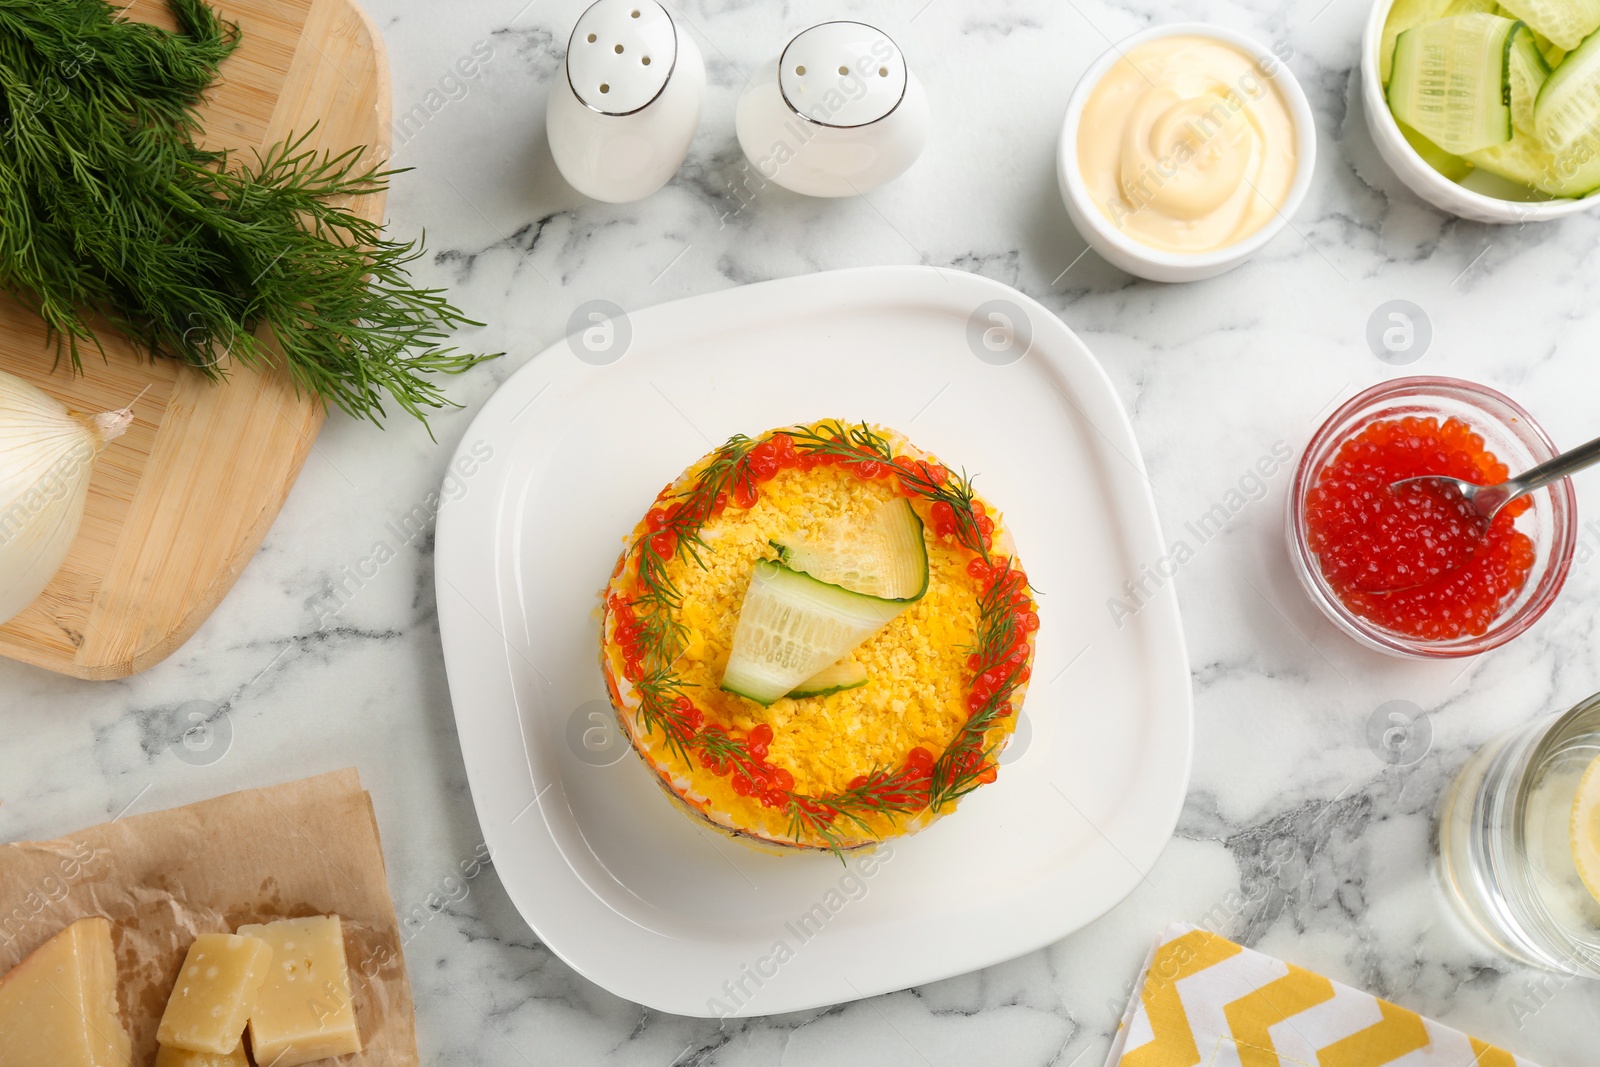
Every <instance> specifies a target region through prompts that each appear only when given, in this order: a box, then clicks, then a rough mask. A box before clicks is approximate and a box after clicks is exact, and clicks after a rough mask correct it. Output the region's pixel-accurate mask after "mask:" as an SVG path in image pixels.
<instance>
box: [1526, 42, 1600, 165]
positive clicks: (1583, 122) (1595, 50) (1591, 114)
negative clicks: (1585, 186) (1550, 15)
mask: <svg viewBox="0 0 1600 1067" xmlns="http://www.w3.org/2000/svg"><path fill="white" fill-rule="evenodd" d="M1534 125H1535V129H1536V132H1537V133H1538V134H1539V139H1540V140H1542V141H1543V142H1544V143H1545V144H1546V145H1547V146H1548V147H1549V148H1550V150H1551V151H1553V152H1555V153H1556V154H1557V155H1561V154H1563V150H1565V149H1569V148H1574V147H1576V146H1579V145H1584V144H1594V143H1596V142H1600V33H1596V34H1594V35H1592V36H1590V37H1589V38H1588V39H1587V40H1585V41H1584V42H1583V43H1582V44H1581V45H1579V46H1578V47H1577V49H1576V50H1575V51H1573V52H1572V54H1571V55H1569V56H1567V58H1566V59H1564V60H1562V61H1561V65H1560V66H1559V67H1557V68H1556V69H1555V70H1554V71H1552V72H1551V74H1550V76H1549V77H1548V78H1546V79H1545V82H1544V87H1543V88H1542V89H1540V90H1539V101H1538V104H1537V105H1536V107H1535V109H1534Z"/></svg>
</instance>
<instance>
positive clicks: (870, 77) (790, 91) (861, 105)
mask: <svg viewBox="0 0 1600 1067" xmlns="http://www.w3.org/2000/svg"><path fill="white" fill-rule="evenodd" d="M735 127H736V129H737V131H738V134H739V146H740V147H741V148H743V149H744V154H745V155H746V156H748V157H749V158H750V162H751V163H752V164H754V165H755V168H756V170H757V171H759V172H760V174H761V176H762V177H763V178H766V179H768V180H770V181H775V182H777V183H778V184H779V185H782V186H784V187H786V188H788V189H792V190H794V191H795V192H797V193H805V194H807V195H809V196H853V195H856V194H858V193H865V192H867V191H868V190H870V189H875V188H877V187H878V186H880V185H882V184H883V183H884V182H887V181H889V180H890V179H892V178H897V177H899V176H900V175H901V174H903V173H904V172H905V170H906V168H908V167H910V166H911V164H912V163H914V162H916V159H917V157H918V156H919V155H921V154H922V148H923V145H924V144H926V143H927V140H928V98H927V95H926V94H925V93H924V91H923V88H922V83H921V82H919V81H918V80H917V78H916V75H914V74H912V73H911V71H910V70H909V69H908V68H907V67H906V61H905V56H904V55H902V54H901V52H900V49H899V47H898V46H897V45H896V44H895V43H894V41H892V40H890V39H889V35H888V34H886V33H884V32H883V31H882V30H879V29H876V28H874V27H872V26H868V25H866V24H865V23H861V22H824V23H822V24H821V25H818V26H813V27H811V28H810V29H809V30H804V31H802V32H801V33H799V34H797V35H796V36H795V38H794V39H793V40H791V41H790V42H789V44H788V45H787V46H786V47H785V48H784V50H783V53H782V55H780V56H779V57H778V62H777V63H776V64H774V65H772V66H769V67H768V68H767V69H766V70H765V71H764V72H763V73H762V74H761V75H760V77H759V78H758V79H757V80H756V82H755V83H754V84H753V85H752V86H751V87H750V88H748V89H746V90H745V92H744V95H743V96H741V97H740V98H739V110H738V114H737V117H736V119H735Z"/></svg>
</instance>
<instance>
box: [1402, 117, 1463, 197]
mask: <svg viewBox="0 0 1600 1067" xmlns="http://www.w3.org/2000/svg"><path fill="white" fill-rule="evenodd" d="M1394 124H1395V125H1396V126H1398V127H1400V136H1402V137H1404V138H1405V139H1406V143H1407V144H1409V145H1410V146H1411V147H1412V148H1414V149H1416V152H1417V155H1419V156H1421V157H1422V161H1423V162H1424V163H1426V164H1427V165H1428V166H1430V167H1432V168H1433V169H1434V170H1436V171H1438V172H1439V173H1440V174H1443V175H1444V176H1445V177H1446V178H1449V179H1450V180H1451V181H1453V182H1458V181H1460V180H1461V179H1462V178H1465V177H1466V176H1467V175H1468V174H1471V173H1472V164H1471V163H1469V162H1468V161H1467V160H1465V159H1462V158H1461V157H1460V156H1453V155H1451V154H1450V153H1449V152H1446V151H1445V150H1444V149H1442V148H1440V147H1439V146H1438V145H1436V144H1434V143H1433V142H1432V141H1430V140H1428V139H1427V138H1426V137H1424V136H1422V134H1420V133H1418V132H1417V131H1416V130H1413V129H1412V128H1411V127H1410V126H1407V125H1406V124H1405V123H1403V122H1401V121H1400V120H1399V119H1396V120H1395V123H1394Z"/></svg>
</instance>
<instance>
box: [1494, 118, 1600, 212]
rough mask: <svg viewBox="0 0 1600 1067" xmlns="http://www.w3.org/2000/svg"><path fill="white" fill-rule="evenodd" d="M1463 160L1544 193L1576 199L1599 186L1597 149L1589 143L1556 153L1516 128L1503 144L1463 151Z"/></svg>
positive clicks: (1599, 152)
mask: <svg viewBox="0 0 1600 1067" xmlns="http://www.w3.org/2000/svg"><path fill="white" fill-rule="evenodd" d="M1586 153H1587V154H1586ZM1467 160H1468V161H1469V162H1471V163H1472V165H1473V166H1475V167H1478V168H1479V169H1481V170H1485V171H1488V172H1489V173H1490V174H1498V175H1499V176H1500V177H1502V178H1506V179H1508V180H1510V181H1513V182H1516V183H1517V184H1519V185H1525V186H1527V187H1528V188H1530V189H1536V190H1538V191H1539V192H1541V193H1544V194H1545V195H1547V196H1561V197H1573V198H1578V197H1583V196H1587V195H1588V194H1590V193H1593V192H1594V191H1595V190H1596V189H1600V151H1595V146H1594V143H1593V142H1589V143H1587V144H1585V145H1578V146H1575V147H1574V148H1572V149H1569V150H1567V152H1565V153H1563V154H1557V153H1554V152H1551V151H1550V149H1548V148H1546V147H1545V146H1544V143H1543V142H1542V141H1540V140H1539V138H1538V137H1536V136H1534V135H1533V134H1531V133H1525V132H1523V131H1520V130H1519V131H1518V132H1517V135H1516V136H1515V137H1513V138H1512V139H1511V140H1509V141H1507V142H1506V143H1505V144H1499V145H1495V146H1493V147H1492V148H1485V149H1482V150H1480V151H1477V152H1469V153H1467Z"/></svg>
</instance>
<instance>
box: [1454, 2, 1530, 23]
mask: <svg viewBox="0 0 1600 1067" xmlns="http://www.w3.org/2000/svg"><path fill="white" fill-rule="evenodd" d="M1457 15H1500V16H1501V17H1503V18H1508V19H1515V18H1516V17H1517V16H1515V15H1507V14H1506V13H1505V12H1504V11H1502V10H1500V5H1499V4H1497V3H1495V2H1494V0H1451V2H1450V6H1449V7H1447V8H1445V9H1444V13H1443V14H1442V15H1440V16H1439V17H1440V18H1444V19H1448V18H1454V17H1455V16H1457Z"/></svg>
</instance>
